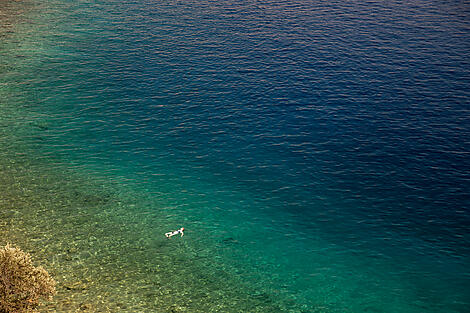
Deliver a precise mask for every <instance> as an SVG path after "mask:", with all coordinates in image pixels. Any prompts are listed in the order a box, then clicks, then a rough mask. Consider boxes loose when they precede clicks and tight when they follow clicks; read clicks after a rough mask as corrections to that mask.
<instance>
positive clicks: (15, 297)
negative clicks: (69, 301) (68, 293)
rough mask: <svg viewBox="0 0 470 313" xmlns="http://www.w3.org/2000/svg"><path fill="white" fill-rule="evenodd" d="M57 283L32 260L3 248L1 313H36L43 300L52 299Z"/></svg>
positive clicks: (0, 290)
mask: <svg viewBox="0 0 470 313" xmlns="http://www.w3.org/2000/svg"><path fill="white" fill-rule="evenodd" d="M54 294H55V281H54V279H52V278H51V277H50V276H49V273H47V271H46V270H45V269H44V268H43V267H41V266H38V267H35V266H34V265H33V264H32V262H31V256H30V255H29V254H28V253H25V252H23V251H22V250H21V249H19V248H15V247H12V246H11V245H9V244H7V245H6V246H5V247H0V313H23V312H37V306H38V304H39V299H40V298H46V299H47V298H49V299H50V298H52V296H53V295H54Z"/></svg>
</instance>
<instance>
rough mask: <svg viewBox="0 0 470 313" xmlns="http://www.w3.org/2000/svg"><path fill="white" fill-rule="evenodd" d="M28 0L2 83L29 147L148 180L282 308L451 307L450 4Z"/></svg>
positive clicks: (459, 256)
mask: <svg viewBox="0 0 470 313" xmlns="http://www.w3.org/2000/svg"><path fill="white" fill-rule="evenodd" d="M37 2H38V4H37V7H33V9H32V10H39V11H40V12H43V13H44V12H46V13H47V14H46V15H43V16H42V18H43V21H47V23H46V25H45V26H43V27H44V28H42V29H40V30H37V32H38V33H39V34H40V35H38V38H36V39H33V40H32V42H35V43H37V42H38V41H40V40H43V41H44V42H46V43H45V44H44V47H43V49H41V50H39V49H32V50H30V51H29V50H27V51H29V53H30V55H29V56H27V57H29V58H32V59H34V60H36V62H32V63H31V65H28V64H26V65H24V68H25V69H26V70H23V71H14V70H11V71H10V72H7V71H5V75H4V77H7V78H6V79H5V80H4V81H7V83H4V85H5V86H6V84H12V85H14V84H15V83H23V84H26V86H27V88H25V89H27V90H29V91H26V93H28V92H29V93H32V94H34V95H33V96H30V97H29V98H28V97H25V99H26V100H24V107H25V108H27V110H35V111H36V110H37V111H40V112H42V114H41V115H40V116H37V119H38V120H45V121H46V122H47V123H48V124H47V125H48V133H47V135H46V136H45V137H44V138H42V139H41V140H38V141H37V142H35V143H34V146H35V148H36V149H37V150H38V151H41V152H42V153H45V154H53V155H55V156H59V157H60V158H61V160H62V161H61V162H65V163H67V164H70V166H71V167H74V168H83V169H86V170H88V171H90V170H91V171H95V172H96V173H97V175H107V177H112V179H113V180H115V181H116V182H118V183H120V184H123V185H129V186H132V188H135V189H136V190H137V189H138V190H139V192H140V191H142V190H143V191H144V192H145V193H147V194H148V195H149V197H152V196H155V197H158V198H159V201H164V202H165V203H167V204H168V206H169V207H171V208H172V210H171V216H173V217H174V220H175V221H177V222H175V223H177V224H184V226H185V227H186V228H188V229H189V230H188V233H187V235H186V236H185V237H184V239H186V238H187V237H191V236H192V237H193V238H197V239H198V240H199V239H200V240H202V241H201V242H204V245H205V246H204V249H205V250H206V251H207V253H209V254H213V255H219V256H218V257H220V258H221V259H222V261H221V262H223V263H225V264H230V266H231V268H233V269H234V270H233V271H234V275H241V277H242V279H243V280H244V281H245V282H246V283H247V284H248V285H250V284H251V285H252V286H253V288H254V289H258V290H259V289H260V288H261V289H262V288H264V287H265V288H266V290H265V291H263V292H266V293H268V294H270V291H272V290H278V289H281V290H282V292H281V293H280V297H286V298H289V299H294V300H293V301H294V302H293V303H295V305H294V304H293V306H292V310H298V308H302V310H304V311H306V312H315V310H320V309H323V308H326V309H325V310H326V311H331V312H465V311H467V310H468V307H469V305H470V303H469V300H468V299H470V297H469V296H470V272H469V270H468V269H469V268H470V267H469V266H470V260H469V256H470V234H469V230H468V225H470V212H469V208H470V200H469V199H470V197H469V196H468V195H469V191H470V139H469V138H470V120H469V119H470V107H469V106H470V64H469V61H470V59H469V54H468V51H470V22H469V21H470V7H469V5H468V4H467V3H465V2H464V1H453V2H448V1H411V2H402V1H387V2H381V1H367V2H362V1H328V2H324V1H313V0H312V1H300V0H296V1H276V2H273V1H268V0H266V1H264V0H262V1H251V0H250V1H225V0H222V1H163V2H154V1H145V0H135V1H106V2H98V3H94V2H88V1H84V2H80V3H69V2H66V1H63V2H62V1H55V2H51V3H42V4H39V3H40V2H41V1H37ZM41 10H42V11H41ZM43 13H41V14H43ZM29 36H32V37H33V38H35V37H34V36H35V35H34V33H33V34H32V35H31V34H30V35H29ZM5 55H6V54H5ZM21 88H22V87H18V90H21ZM17 93H19V94H22V93H21V91H17ZM31 108H33V109H31ZM162 199H164V200H162ZM155 210H161V209H159V208H158V207H155ZM172 226H173V225H172ZM175 226H176V224H175ZM160 227H164V226H160ZM168 227H170V226H168ZM170 228H171V227H170ZM211 238H214V240H213V241H211ZM220 240H222V242H225V243H226V242H232V241H233V242H237V243H241V244H240V245H235V244H234V245H232V246H230V245H229V247H228V248H227V247H225V246H224V245H223V244H221V243H220V242H221V241H220ZM191 244H193V245H194V247H196V246H197V245H198V244H197V243H191ZM237 269H238V272H237ZM237 273H238V274H237ZM240 273H244V274H240ZM260 286H262V287H260ZM263 286H264V287H263ZM299 310H300V309H299ZM294 312H298V311H294ZM299 312H300V311H299Z"/></svg>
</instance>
